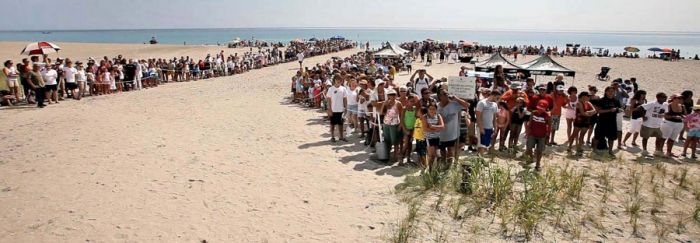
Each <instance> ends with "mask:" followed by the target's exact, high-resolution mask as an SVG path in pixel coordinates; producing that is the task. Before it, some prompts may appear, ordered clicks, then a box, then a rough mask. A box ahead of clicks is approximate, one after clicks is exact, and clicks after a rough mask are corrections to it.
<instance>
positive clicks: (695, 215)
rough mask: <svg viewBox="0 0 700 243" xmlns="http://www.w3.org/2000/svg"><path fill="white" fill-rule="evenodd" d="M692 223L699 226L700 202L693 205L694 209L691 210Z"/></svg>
mask: <svg viewBox="0 0 700 243" xmlns="http://www.w3.org/2000/svg"><path fill="white" fill-rule="evenodd" d="M693 221H695V223H697V224H700V202H696V203H695V208H694V209H693Z"/></svg>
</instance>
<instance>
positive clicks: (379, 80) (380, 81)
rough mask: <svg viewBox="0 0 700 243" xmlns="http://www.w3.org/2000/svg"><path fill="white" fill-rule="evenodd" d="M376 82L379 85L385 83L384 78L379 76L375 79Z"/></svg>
mask: <svg viewBox="0 0 700 243" xmlns="http://www.w3.org/2000/svg"><path fill="white" fill-rule="evenodd" d="M374 83H375V84H376V85H377V86H379V85H381V84H384V80H382V79H380V78H378V79H377V80H375V81H374Z"/></svg>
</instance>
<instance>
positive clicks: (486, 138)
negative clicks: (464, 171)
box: [479, 129, 493, 148]
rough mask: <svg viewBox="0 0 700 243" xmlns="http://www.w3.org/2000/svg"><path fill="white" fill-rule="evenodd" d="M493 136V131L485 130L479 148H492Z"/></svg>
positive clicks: (480, 138)
mask: <svg viewBox="0 0 700 243" xmlns="http://www.w3.org/2000/svg"><path fill="white" fill-rule="evenodd" d="M491 136H493V129H484V133H482V134H481V135H480V137H479V141H480V142H479V147H484V148H489V147H491Z"/></svg>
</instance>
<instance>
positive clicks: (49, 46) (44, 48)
mask: <svg viewBox="0 0 700 243" xmlns="http://www.w3.org/2000/svg"><path fill="white" fill-rule="evenodd" d="M58 50H61V47H58V46H57V45H56V44H54V43H51V42H46V41H40V42H32V43H29V44H27V46H25V47H24V49H22V52H21V53H20V54H21V55H28V56H31V55H44V54H49V53H55V52H57V51H58Z"/></svg>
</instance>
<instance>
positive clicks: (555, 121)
mask: <svg viewBox="0 0 700 243" xmlns="http://www.w3.org/2000/svg"><path fill="white" fill-rule="evenodd" d="M565 90H566V89H565V88H564V85H557V87H556V89H555V91H554V92H553V93H552V100H553V101H554V104H553V105H552V126H551V128H552V129H551V130H552V131H551V133H550V134H549V145H557V144H556V143H555V142H554V135H555V134H556V133H557V130H559V121H560V120H561V108H562V107H564V106H566V105H567V104H568V103H569V96H568V95H566V93H564V91H565Z"/></svg>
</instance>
